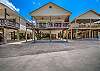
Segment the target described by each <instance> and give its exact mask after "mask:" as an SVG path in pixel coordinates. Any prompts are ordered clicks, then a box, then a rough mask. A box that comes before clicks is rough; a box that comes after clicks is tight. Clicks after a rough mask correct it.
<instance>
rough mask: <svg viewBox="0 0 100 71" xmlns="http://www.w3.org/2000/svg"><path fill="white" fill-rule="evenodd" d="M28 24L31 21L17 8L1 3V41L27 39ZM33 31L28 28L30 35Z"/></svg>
mask: <svg viewBox="0 0 100 71" xmlns="http://www.w3.org/2000/svg"><path fill="white" fill-rule="evenodd" d="M27 24H31V23H30V22H28V21H27V20H26V19H25V18H24V17H22V16H20V15H19V13H18V12H16V11H15V10H13V9H11V8H9V7H8V6H6V5H5V4H2V3H0V42H5V43H6V42H7V41H8V40H21V39H25V38H26V28H27V26H26V25H27ZM31 33H32V30H31V29H29V28H28V31H27V35H28V37H30V35H31Z"/></svg>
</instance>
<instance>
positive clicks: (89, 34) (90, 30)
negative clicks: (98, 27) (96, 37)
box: [89, 30, 91, 38]
mask: <svg viewBox="0 0 100 71" xmlns="http://www.w3.org/2000/svg"><path fill="white" fill-rule="evenodd" d="M89 38H91V30H89Z"/></svg>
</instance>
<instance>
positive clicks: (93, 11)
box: [75, 10, 100, 19]
mask: <svg viewBox="0 0 100 71" xmlns="http://www.w3.org/2000/svg"><path fill="white" fill-rule="evenodd" d="M88 12H92V13H94V14H96V15H97V16H100V14H99V13H97V12H96V11H95V10H89V11H87V12H85V13H83V14H81V15H80V16H78V17H76V18H79V17H81V16H83V15H85V14H87V13H88ZM76 18H75V19H76Z"/></svg>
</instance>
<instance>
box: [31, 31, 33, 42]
mask: <svg viewBox="0 0 100 71" xmlns="http://www.w3.org/2000/svg"><path fill="white" fill-rule="evenodd" d="M31 39H32V41H33V30H32V35H31Z"/></svg>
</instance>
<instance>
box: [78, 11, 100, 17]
mask: <svg viewBox="0 0 100 71" xmlns="http://www.w3.org/2000/svg"><path fill="white" fill-rule="evenodd" d="M77 19H100V16H98V15H96V14H95V13H93V12H92V11H89V12H87V13H85V14H83V15H80V16H79V17H78V18H77Z"/></svg>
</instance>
